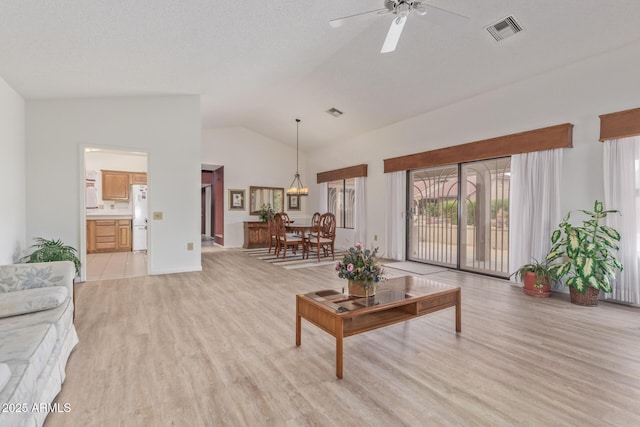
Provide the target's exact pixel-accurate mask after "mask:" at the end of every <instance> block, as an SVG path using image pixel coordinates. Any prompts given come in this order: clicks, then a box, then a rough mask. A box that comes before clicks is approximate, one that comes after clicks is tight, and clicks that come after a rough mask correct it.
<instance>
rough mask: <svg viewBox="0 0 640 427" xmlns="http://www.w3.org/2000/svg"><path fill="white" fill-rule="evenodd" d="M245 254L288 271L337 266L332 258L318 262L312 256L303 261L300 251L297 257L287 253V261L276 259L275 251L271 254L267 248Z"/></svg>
mask: <svg viewBox="0 0 640 427" xmlns="http://www.w3.org/2000/svg"><path fill="white" fill-rule="evenodd" d="M243 252H244V253H246V254H247V255H249V256H252V257H255V258H257V259H259V260H261V261H264V262H268V263H270V264H273V265H277V266H279V267H282V268H286V269H287V270H292V269H296V268H310V267H318V266H322V265H330V264H331V265H332V264H335V261H333V260H332V259H331V258H324V259H323V258H321V259H320V262H318V258H314V257H313V256H311V257H310V258H309V259H302V254H301V253H300V251H298V253H297V254H296V255H294V254H293V253H291V252H290V251H287V257H286V258H285V259H282V256H280V257H276V256H275V254H274V253H273V249H272V250H271V253H269V250H268V249H265V248H261V249H245V250H243ZM281 255H282V254H281Z"/></svg>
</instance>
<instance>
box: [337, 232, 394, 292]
mask: <svg viewBox="0 0 640 427" xmlns="http://www.w3.org/2000/svg"><path fill="white" fill-rule="evenodd" d="M377 254H378V248H375V249H366V250H364V247H363V246H362V243H356V244H355V247H351V248H349V250H347V251H346V252H345V253H344V256H343V257H342V261H336V271H337V272H338V277H340V278H341V279H349V280H353V281H355V282H361V283H362V284H363V285H364V287H365V288H366V289H371V288H373V289H375V287H376V285H377V283H378V282H379V281H380V280H382V279H384V270H383V269H382V266H381V265H380V264H378V258H377V257H376V255H377Z"/></svg>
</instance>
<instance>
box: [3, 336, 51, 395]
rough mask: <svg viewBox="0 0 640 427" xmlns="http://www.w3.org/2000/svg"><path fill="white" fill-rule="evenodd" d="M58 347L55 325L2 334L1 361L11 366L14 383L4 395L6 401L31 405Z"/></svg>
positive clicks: (8, 386)
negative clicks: (38, 383) (40, 378)
mask: <svg viewBox="0 0 640 427" xmlns="http://www.w3.org/2000/svg"><path fill="white" fill-rule="evenodd" d="M55 346H56V333H55V328H54V327H53V325H34V326H29V327H26V328H21V329H16V330H13V331H10V332H3V333H0V361H2V362H4V363H6V364H7V365H9V366H10V367H11V378H12V379H11V380H10V381H9V384H8V385H7V386H6V387H5V389H4V390H2V392H0V401H3V402H32V401H34V398H35V397H37V396H38V391H37V387H36V383H37V380H38V377H39V376H40V375H41V374H42V372H43V371H44V370H45V368H46V367H47V364H48V362H49V359H50V357H51V355H52V354H53V351H54V349H55Z"/></svg>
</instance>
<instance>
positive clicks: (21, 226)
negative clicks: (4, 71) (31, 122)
mask: <svg viewBox="0 0 640 427" xmlns="http://www.w3.org/2000/svg"><path fill="white" fill-rule="evenodd" d="M25 147H26V142H25V103H24V100H23V99H22V97H21V96H20V95H18V93H17V92H16V91H15V90H13V88H11V86H9V85H8V84H7V82H5V81H4V80H3V79H2V77H0V264H13V263H14V262H17V261H18V260H19V258H20V257H21V256H23V255H24V250H25V245H26V243H25V233H26V221H25V210H26V201H25V200H26V199H25V188H26V185H25V177H26V160H25V152H26V150H25Z"/></svg>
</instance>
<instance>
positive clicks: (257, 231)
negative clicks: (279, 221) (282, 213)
mask: <svg viewBox="0 0 640 427" xmlns="http://www.w3.org/2000/svg"><path fill="white" fill-rule="evenodd" d="M269 237H270V236H269V224H267V223H266V222H263V221H245V222H244V245H242V247H243V248H245V249H253V248H268V247H269Z"/></svg>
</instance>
